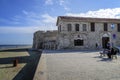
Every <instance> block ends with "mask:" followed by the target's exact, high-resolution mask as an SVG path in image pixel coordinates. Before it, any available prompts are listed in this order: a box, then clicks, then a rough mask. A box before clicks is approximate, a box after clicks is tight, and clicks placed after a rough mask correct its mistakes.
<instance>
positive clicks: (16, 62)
mask: <svg viewBox="0 0 120 80" xmlns="http://www.w3.org/2000/svg"><path fill="white" fill-rule="evenodd" d="M17 65H18V59H15V60H13V67H17Z"/></svg>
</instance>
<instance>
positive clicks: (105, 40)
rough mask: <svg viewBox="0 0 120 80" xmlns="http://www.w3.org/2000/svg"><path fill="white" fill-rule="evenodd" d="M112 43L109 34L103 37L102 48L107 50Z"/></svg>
mask: <svg viewBox="0 0 120 80" xmlns="http://www.w3.org/2000/svg"><path fill="white" fill-rule="evenodd" d="M108 42H110V37H109V35H108V34H104V35H103V36H102V48H107V44H108Z"/></svg>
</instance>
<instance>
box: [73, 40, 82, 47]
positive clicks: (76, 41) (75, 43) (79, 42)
mask: <svg viewBox="0 0 120 80" xmlns="http://www.w3.org/2000/svg"><path fill="white" fill-rule="evenodd" d="M83 44H84V42H83V40H81V39H77V40H74V45H75V46H83Z"/></svg>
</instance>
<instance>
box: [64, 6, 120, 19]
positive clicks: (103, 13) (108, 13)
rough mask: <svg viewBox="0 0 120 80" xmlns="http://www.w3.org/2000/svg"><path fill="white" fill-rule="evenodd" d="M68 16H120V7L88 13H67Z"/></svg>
mask: <svg viewBox="0 0 120 80" xmlns="http://www.w3.org/2000/svg"><path fill="white" fill-rule="evenodd" d="M66 15H67V16H79V17H98V18H120V8H113V9H111V8H108V9H99V10H96V11H88V12H86V13H66Z"/></svg>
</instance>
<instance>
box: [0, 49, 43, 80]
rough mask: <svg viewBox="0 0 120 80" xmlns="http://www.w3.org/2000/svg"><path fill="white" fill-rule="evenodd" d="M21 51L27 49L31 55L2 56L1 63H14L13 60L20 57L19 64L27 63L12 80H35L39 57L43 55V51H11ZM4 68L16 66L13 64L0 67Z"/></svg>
mask: <svg viewBox="0 0 120 80" xmlns="http://www.w3.org/2000/svg"><path fill="white" fill-rule="evenodd" d="M21 51H27V52H28V54H29V56H19V57H7V58H0V64H13V61H14V60H15V59H18V64H21V63H26V65H25V66H24V67H23V68H22V69H21V70H20V71H19V72H18V73H17V75H15V77H14V78H13V79H12V80H33V77H34V74H35V71H36V68H37V65H38V62H39V59H40V57H41V52H39V51H31V50H26V49H25V50H18V51H17V50H15V51H14V50H10V52H21ZM2 52H4V51H2ZM5 52H6V51H5ZM18 66H19V65H18ZM3 68H14V67H13V66H5V67H0V69H3Z"/></svg>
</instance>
